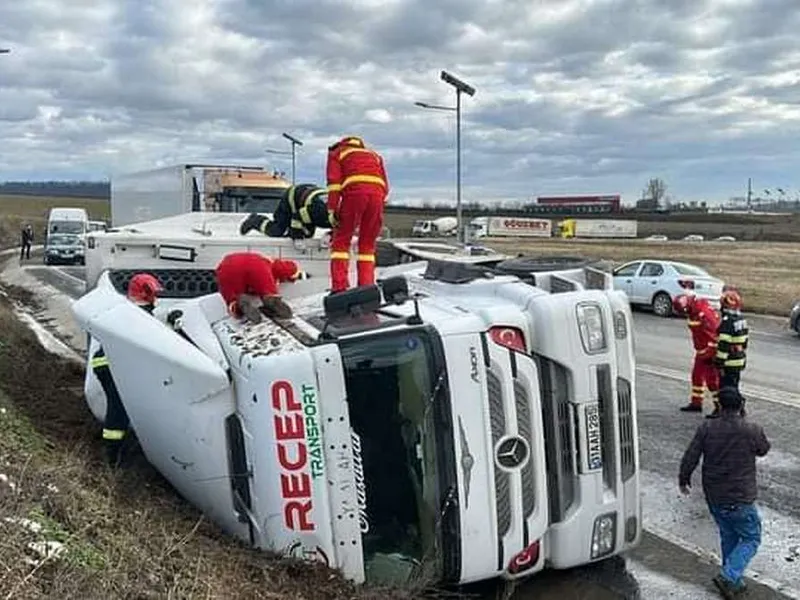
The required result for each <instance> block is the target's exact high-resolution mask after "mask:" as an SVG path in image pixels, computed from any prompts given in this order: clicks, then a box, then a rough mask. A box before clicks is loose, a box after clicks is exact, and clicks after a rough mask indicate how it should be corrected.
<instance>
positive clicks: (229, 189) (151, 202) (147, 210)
mask: <svg viewBox="0 0 800 600" xmlns="http://www.w3.org/2000/svg"><path fill="white" fill-rule="evenodd" d="M290 185H291V183H290V182H289V181H287V180H286V179H285V178H283V177H281V176H279V175H276V174H274V173H272V172H270V171H268V170H267V169H265V168H264V167H260V166H244V165H209V164H192V163H183V164H179V165H173V166H168V167H161V168H157V169H150V170H146V171H137V172H133V173H124V174H119V175H115V176H113V177H112V178H111V226H112V227H120V226H123V225H131V224H134V223H141V222H144V221H152V220H154V219H161V218H164V217H171V216H175V215H181V214H184V213H187V212H191V211H194V212H234V213H235V212H260V213H267V214H270V213H272V212H273V211H274V210H275V207H276V206H277V204H278V202H279V201H280V199H281V198H282V197H283V194H284V192H285V191H286V189H287V188H288V187H289V186H290Z"/></svg>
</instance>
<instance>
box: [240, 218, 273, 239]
mask: <svg viewBox="0 0 800 600" xmlns="http://www.w3.org/2000/svg"><path fill="white" fill-rule="evenodd" d="M269 223H270V219H269V217H266V216H264V215H260V214H258V213H250V214H249V215H248V216H247V218H246V219H245V220H244V221H242V224H241V225H239V233H240V234H242V235H246V234H248V233H249V232H251V231H253V230H256V231H260V232H261V233H263V234H266V231H267V227H268V226H269Z"/></svg>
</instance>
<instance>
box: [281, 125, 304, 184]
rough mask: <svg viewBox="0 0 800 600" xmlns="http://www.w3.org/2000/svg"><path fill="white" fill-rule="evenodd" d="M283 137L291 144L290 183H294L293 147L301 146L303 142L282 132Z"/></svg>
mask: <svg viewBox="0 0 800 600" xmlns="http://www.w3.org/2000/svg"><path fill="white" fill-rule="evenodd" d="M283 137H285V138H286V139H287V140H289V142H291V144H292V185H294V183H295V148H296V147H297V146H302V145H303V142H301V141H300V140H298V139H297V138H295V137H292V136H291V135H289V134H288V133H284V134H283Z"/></svg>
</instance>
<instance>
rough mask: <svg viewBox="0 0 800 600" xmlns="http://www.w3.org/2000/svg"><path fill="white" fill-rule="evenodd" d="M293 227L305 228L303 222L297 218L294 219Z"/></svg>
mask: <svg viewBox="0 0 800 600" xmlns="http://www.w3.org/2000/svg"><path fill="white" fill-rule="evenodd" d="M291 227H292V229H302V228H303V223H301V222H300V221H298V220H297V219H292V224H291Z"/></svg>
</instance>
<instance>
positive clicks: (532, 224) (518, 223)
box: [503, 219, 550, 229]
mask: <svg viewBox="0 0 800 600" xmlns="http://www.w3.org/2000/svg"><path fill="white" fill-rule="evenodd" d="M549 225H550V222H549V221H537V220H532V219H530V220H521V219H506V220H505V221H503V227H507V228H509V229H546V228H547V227H548V226H549Z"/></svg>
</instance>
